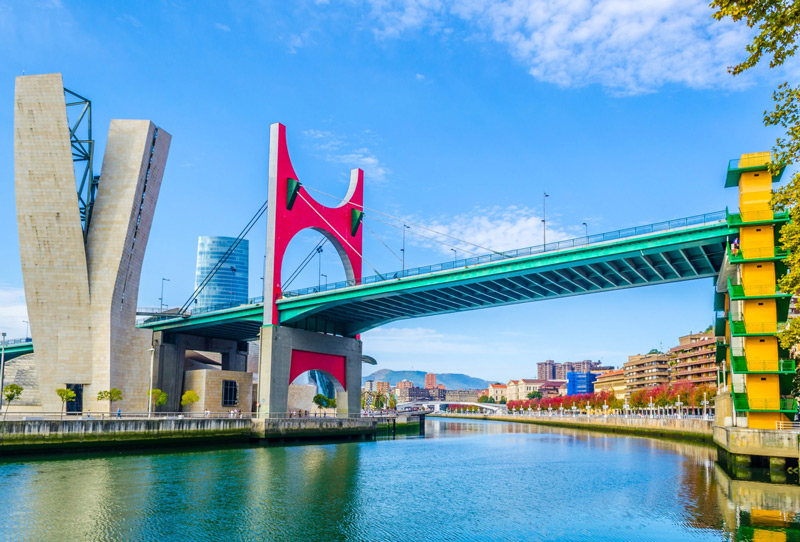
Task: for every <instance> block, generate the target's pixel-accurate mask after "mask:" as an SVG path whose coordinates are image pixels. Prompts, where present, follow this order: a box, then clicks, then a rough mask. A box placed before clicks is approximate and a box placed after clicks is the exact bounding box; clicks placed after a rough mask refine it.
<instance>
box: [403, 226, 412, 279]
mask: <svg viewBox="0 0 800 542" xmlns="http://www.w3.org/2000/svg"><path fill="white" fill-rule="evenodd" d="M409 229H411V226H406V225H405V224H403V248H401V249H400V252H402V253H403V275H402V276H404V277H405V276H406V230H409Z"/></svg>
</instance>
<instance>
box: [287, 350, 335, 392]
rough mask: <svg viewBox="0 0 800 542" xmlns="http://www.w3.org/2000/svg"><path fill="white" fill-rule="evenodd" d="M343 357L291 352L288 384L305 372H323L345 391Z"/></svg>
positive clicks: (300, 351)
mask: <svg viewBox="0 0 800 542" xmlns="http://www.w3.org/2000/svg"><path fill="white" fill-rule="evenodd" d="M345 366H346V363H345V357H344V356H336V355H333V354H321V353H319V352H309V351H307V350H292V365H291V369H290V370H289V382H290V383H291V382H294V380H295V378H297V377H298V376H300V375H301V374H303V373H305V372H306V371H313V370H319V371H325V372H327V373H328V374H330V375H331V376H332V377H333V378H335V379H336V380H337V381H338V382H339V384H340V385H341V386H342V388H344V391H347V380H345V373H346V371H345Z"/></svg>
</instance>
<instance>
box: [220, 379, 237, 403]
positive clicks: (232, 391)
mask: <svg viewBox="0 0 800 542" xmlns="http://www.w3.org/2000/svg"><path fill="white" fill-rule="evenodd" d="M238 402H239V384H237V382H236V381H235V380H223V381H222V406H235V405H236V403H238Z"/></svg>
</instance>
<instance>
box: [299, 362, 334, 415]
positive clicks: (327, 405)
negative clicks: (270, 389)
mask: <svg viewBox="0 0 800 542" xmlns="http://www.w3.org/2000/svg"><path fill="white" fill-rule="evenodd" d="M344 391H345V389H344V386H343V385H342V383H341V382H339V380H338V379H337V378H336V376H334V375H333V374H332V373H330V372H329V371H326V370H324V369H311V370H307V371H304V372H302V373H300V374H299V375H297V376H296V377H295V378H294V379H292V381H291V383H290V384H289V399H288V407H287V412H288V413H289V416H290V417H335V416H336V411H337V410H338V408H340V405H339V400H342V401H344V400H345V397H344V395H343V393H344ZM320 396H323V397H324V398H325V399H324V400H323V399H321V398H320ZM315 399H316V400H315ZM345 406H346V405H345Z"/></svg>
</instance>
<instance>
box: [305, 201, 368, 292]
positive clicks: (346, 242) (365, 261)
mask: <svg viewBox="0 0 800 542" xmlns="http://www.w3.org/2000/svg"><path fill="white" fill-rule="evenodd" d="M297 195H298V197H300V199H302V200H303V201H305V202H306V204H307V205H308V206H309V207H310V208H311V210H312V211H314V212H315V213H316V215H317V216H318V217H320V218H321V219H322V221H323V222H325V224H327V225H328V228H330V229H329V230H328V231H330V232H331V233H332V234H334V235H338V236H339V238H340V239H341V240H342V241H343V242H344V243H345V244H346V245H347V246H348V247H350V250H352V251H353V252H355V253H356V255H357V256H358V257H359V258H361V261H363V262H364V263H366V264H367V265H368V266H370V268H371V269H372V270H373V271H374V272H375V274H376V275H378V276H380V277H381V278H383V275H381V273H380V271H378V270H377V269H375V266H373V265H372V264H371V263H369V261H368V260H367V259H366V258H365V257H364V256H363V255H361V254H360V253H359V252H358V251H357V250H356V249H355V247H354V246H353V245H351V244H350V241H348V240H347V239H345V237H344V236H343V235H342V234H340V233H339V232H337V231H336V228H334V227H333V226H331V223H330V222H328V220H327V219H326V218H325V217H324V216H322V214H321V213H320V212H319V211H317V209H316V207H314V206H313V205H312V204H311V203H310V202H309V201H308V200H307V199H306V198H305V196H304V195H303V193H302V192H298V193H297Z"/></svg>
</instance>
